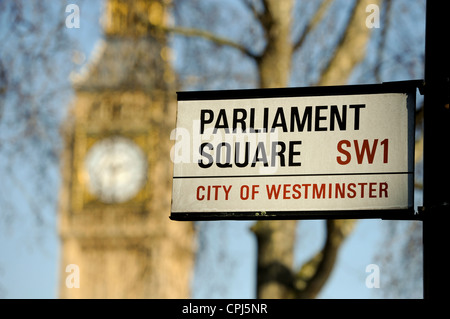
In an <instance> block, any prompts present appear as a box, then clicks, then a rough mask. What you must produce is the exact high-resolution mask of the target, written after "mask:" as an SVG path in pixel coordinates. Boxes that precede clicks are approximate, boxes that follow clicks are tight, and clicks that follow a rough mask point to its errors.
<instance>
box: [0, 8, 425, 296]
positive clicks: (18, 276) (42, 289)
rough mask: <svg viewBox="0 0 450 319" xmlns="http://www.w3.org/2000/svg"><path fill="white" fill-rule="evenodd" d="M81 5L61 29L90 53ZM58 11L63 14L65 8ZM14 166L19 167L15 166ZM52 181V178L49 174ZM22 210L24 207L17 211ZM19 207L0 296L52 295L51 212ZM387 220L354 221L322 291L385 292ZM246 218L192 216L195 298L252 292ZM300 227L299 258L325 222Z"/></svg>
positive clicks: (55, 246)
mask: <svg viewBox="0 0 450 319" xmlns="http://www.w3.org/2000/svg"><path fill="white" fill-rule="evenodd" d="M74 2H76V1H74ZM67 3H71V2H70V1H67ZM80 9H81V10H80V14H81V28H80V29H71V30H67V34H68V36H69V37H72V38H73V41H74V43H75V44H76V45H79V48H80V49H79V50H80V51H81V52H83V54H84V55H85V56H86V57H89V54H90V52H91V50H92V48H93V46H94V45H95V43H96V41H97V40H98V38H99V36H100V29H99V28H98V26H97V25H96V24H93V25H90V23H92V22H93V21H94V22H95V21H96V20H97V18H96V17H97V16H98V13H99V6H98V5H95V4H93V2H90V1H85V2H82V5H80ZM61 14H62V15H66V13H65V12H61ZM394 40H395V39H394ZM371 45H374V44H373V43H372V44H371ZM360 72H362V71H360ZM386 80H394V79H386ZM395 80H397V79H395ZM15 169H18V170H20V168H19V167H16V168H15ZM55 170H57V168H55ZM55 185H56V186H57V185H58V183H57V182H55ZM56 192H57V188H56V189H55V193H56ZM55 199H56V197H55ZM420 204H421V198H420V196H416V206H417V205H420ZM21 205H22V204H18V208H19V209H18V211H21ZM26 210H27V209H26V208H25V207H24V208H23V211H26ZM19 215H20V214H19ZM21 215H23V216H19V217H17V218H16V221H15V222H13V223H12V227H11V229H10V230H8V231H3V229H5V227H2V232H1V233H0V298H57V287H58V275H59V274H58V272H59V269H60V265H59V256H60V252H59V249H60V246H59V240H58V234H57V220H56V214H53V213H51V212H50V213H49V214H48V216H51V217H50V218H49V220H48V228H47V229H45V231H44V230H42V229H41V230H39V229H35V224H34V223H33V221H32V220H30V219H29V218H28V217H27V215H26V214H21ZM389 223H394V222H390V221H381V220H360V221H358V223H357V225H356V228H355V230H354V232H353V233H352V234H351V235H350V236H349V238H348V239H347V240H346V242H345V244H344V245H343V247H342V249H341V251H340V253H339V257H338V261H337V265H336V267H335V269H334V271H333V273H332V276H331V278H330V279H329V281H328V282H327V284H326V286H325V288H324V289H323V291H322V292H321V294H320V296H319V297H320V298H382V297H383V289H386V288H385V286H384V285H383V269H384V265H383V264H382V261H381V260H380V259H379V258H377V255H378V254H379V252H380V247H382V246H383V245H385V241H384V239H385V237H386V236H387V229H388V227H387V225H388V224H389ZM402 223H405V224H409V223H411V222H402ZM251 224H252V222H238V221H228V222H224V221H222V222H201V223H198V229H199V232H200V236H199V240H200V242H199V247H200V249H201V254H200V255H199V256H200V257H199V260H198V261H197V266H196V271H195V276H194V279H193V283H192V287H193V297H194V298H254V297H255V283H256V275H255V270H256V243H255V238H254V236H253V234H252V233H251V232H250V230H249V228H250V226H251ZM298 227H299V229H298V234H299V237H298V239H297V248H296V257H295V263H296V265H297V266H299V265H301V264H302V262H304V261H305V260H307V259H308V258H310V257H311V256H312V254H314V253H316V252H317V250H318V249H319V248H320V247H321V245H322V244H323V240H324V222H323V221H300V222H299V226H298ZM400 240H404V239H400ZM417 253H418V254H420V253H421V251H418V252H417ZM419 260H420V258H419ZM369 264H378V265H379V266H380V269H381V273H380V276H381V287H380V288H379V289H375V288H374V289H369V288H367V287H366V285H365V280H366V278H367V276H368V275H369V274H368V273H366V266H367V265H369ZM411 280H412V279H411ZM419 290H420V289H419ZM416 295H417V296H420V295H421V291H417V292H416Z"/></svg>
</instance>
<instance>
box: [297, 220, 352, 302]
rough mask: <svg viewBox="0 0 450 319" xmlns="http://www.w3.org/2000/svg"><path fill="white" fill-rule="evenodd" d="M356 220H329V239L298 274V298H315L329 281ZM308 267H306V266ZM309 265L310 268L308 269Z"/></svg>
mask: <svg viewBox="0 0 450 319" xmlns="http://www.w3.org/2000/svg"><path fill="white" fill-rule="evenodd" d="M354 224H355V220H327V224H326V225H327V239H326V241H325V245H324V247H323V249H322V251H321V252H320V253H318V254H317V255H316V256H314V257H313V258H312V259H311V260H310V261H309V262H308V263H306V264H305V265H304V266H303V267H302V268H301V270H300V271H299V272H298V274H297V279H298V280H301V282H300V285H299V283H298V282H297V283H296V287H297V289H298V291H297V293H296V297H297V298H302V299H305V298H309V299H310V298H315V297H316V296H317V295H318V293H319V292H320V290H321V289H322V287H323V286H324V285H325V283H326V282H327V280H328V278H329V277H330V275H331V272H332V270H333V268H334V264H335V263H336V259H337V254H338V252H339V249H340V247H341V245H342V243H343V242H344V239H345V238H346V237H347V236H348V235H349V234H350V233H351V231H352V230H353V226H354ZM305 267H306V268H305ZM308 267H309V269H308Z"/></svg>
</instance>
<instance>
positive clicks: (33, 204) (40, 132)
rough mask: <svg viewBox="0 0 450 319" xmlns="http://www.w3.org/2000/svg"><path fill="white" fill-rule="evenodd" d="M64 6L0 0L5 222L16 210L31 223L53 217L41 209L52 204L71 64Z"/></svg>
mask: <svg viewBox="0 0 450 319" xmlns="http://www.w3.org/2000/svg"><path fill="white" fill-rule="evenodd" d="M64 12H65V4H64V3H60V2H58V3H52V5H49V4H48V3H47V2H42V1H34V2H31V3H29V2H28V1H21V0H18V1H2V2H0V23H1V25H2V28H1V30H0V41H1V43H2V44H3V45H2V46H1V48H0V131H1V133H0V171H1V175H2V178H1V181H0V188H1V189H2V191H0V206H1V207H2V208H1V209H0V218H1V219H2V220H3V221H4V223H2V224H3V225H10V223H11V222H12V221H14V220H15V219H16V218H17V216H19V215H20V213H23V211H29V213H30V214H29V215H26V216H24V218H30V217H31V218H32V219H34V220H35V221H36V224H37V225H38V226H43V225H45V224H47V223H48V222H49V221H50V220H51V219H53V216H52V215H48V214H47V212H49V211H54V210H55V209H54V208H55V207H56V197H55V196H54V195H55V192H57V186H58V178H57V165H56V164H57V163H58V160H59V149H60V147H61V139H60V136H59V125H60V121H61V119H62V117H63V116H64V112H65V107H62V106H63V105H65V104H66V103H67V102H68V97H69V93H70V85H69V82H68V80H67V79H68V75H69V72H70V69H71V67H72V62H71V60H70V54H69V52H70V49H71V48H72V47H71V44H70V42H69V41H68V38H67V34H66V33H65V27H64V22H65V20H64V19H65V14H64ZM68 57H69V58H68ZM23 204H25V206H23ZM49 208H52V209H49ZM19 219H20V218H19Z"/></svg>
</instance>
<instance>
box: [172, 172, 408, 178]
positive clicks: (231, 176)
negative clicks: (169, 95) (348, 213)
mask: <svg viewBox="0 0 450 319" xmlns="http://www.w3.org/2000/svg"><path fill="white" fill-rule="evenodd" d="M409 174H411V175H412V174H414V172H379V173H332V174H285V175H283V174H282V175H275V174H270V175H223V176H207V175H206V176H203V175H198V176H174V177H173V178H177V179H178V178H187V179H190V178H243V177H244V178H247V177H296V176H355V175H361V176H363V175H409Z"/></svg>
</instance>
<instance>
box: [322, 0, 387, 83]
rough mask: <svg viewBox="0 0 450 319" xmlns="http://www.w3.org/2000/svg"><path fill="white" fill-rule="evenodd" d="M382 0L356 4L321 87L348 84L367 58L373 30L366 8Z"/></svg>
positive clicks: (325, 70)
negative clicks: (356, 67) (360, 64)
mask: <svg viewBox="0 0 450 319" xmlns="http://www.w3.org/2000/svg"><path fill="white" fill-rule="evenodd" d="M379 2H380V0H358V1H356V2H355V5H354V7H353V12H352V14H351V16H350V20H349V22H348V25H347V28H346V30H345V32H344V34H343V36H342V38H341V40H340V42H339V44H338V45H337V47H336V50H335V53H334V54H333V57H332V58H331V60H330V61H329V63H328V65H327V67H326V68H325V69H324V71H323V72H322V76H321V79H320V81H319V85H341V84H346V83H347V80H348V78H349V77H350V75H351V73H352V71H353V69H354V68H355V66H356V65H358V64H359V63H360V62H361V61H362V60H363V59H364V56H365V52H366V45H367V43H368V42H369V39H370V33H371V29H370V28H367V27H366V25H365V23H364V21H365V19H366V16H367V13H366V7H367V6H368V5H369V4H379Z"/></svg>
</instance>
